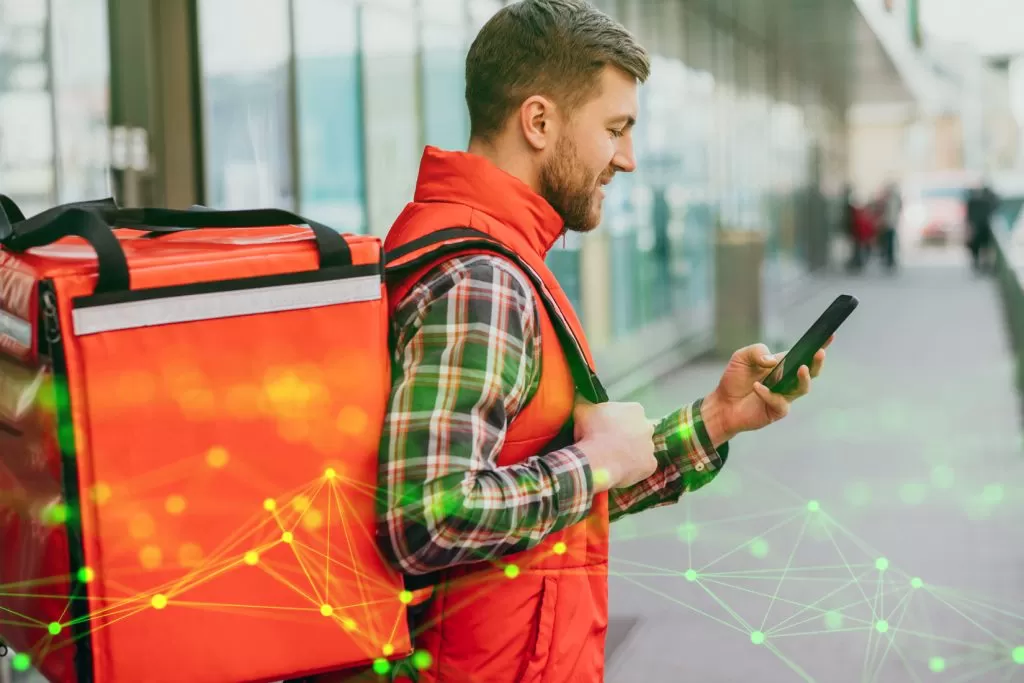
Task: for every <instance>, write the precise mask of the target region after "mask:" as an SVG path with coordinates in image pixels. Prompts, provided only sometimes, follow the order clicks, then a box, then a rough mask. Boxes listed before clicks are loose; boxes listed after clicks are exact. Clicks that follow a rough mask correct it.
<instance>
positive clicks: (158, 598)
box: [150, 593, 167, 609]
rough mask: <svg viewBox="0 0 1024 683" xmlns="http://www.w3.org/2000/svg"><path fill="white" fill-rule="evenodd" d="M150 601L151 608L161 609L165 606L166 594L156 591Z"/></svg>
mask: <svg viewBox="0 0 1024 683" xmlns="http://www.w3.org/2000/svg"><path fill="white" fill-rule="evenodd" d="M150 602H151V603H152V605H153V609H163V608H164V607H167V596H166V595H161V594H159V593H158V594H156V595H154V596H153V599H152V600H151V601H150Z"/></svg>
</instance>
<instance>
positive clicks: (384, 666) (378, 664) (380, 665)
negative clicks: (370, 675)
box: [373, 659, 391, 675]
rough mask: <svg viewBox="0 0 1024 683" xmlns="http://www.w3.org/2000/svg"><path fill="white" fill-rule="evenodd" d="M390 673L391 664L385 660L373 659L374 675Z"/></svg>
mask: <svg viewBox="0 0 1024 683" xmlns="http://www.w3.org/2000/svg"><path fill="white" fill-rule="evenodd" d="M389 671H391V662H389V661H388V660H386V659H375V660H373V672H374V673H376V674H381V675H384V674H386V673H387V672H389Z"/></svg>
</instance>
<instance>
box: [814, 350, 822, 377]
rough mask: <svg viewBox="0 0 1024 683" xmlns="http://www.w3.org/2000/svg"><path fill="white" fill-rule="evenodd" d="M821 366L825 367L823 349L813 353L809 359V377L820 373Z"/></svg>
mask: <svg viewBox="0 0 1024 683" xmlns="http://www.w3.org/2000/svg"><path fill="white" fill-rule="evenodd" d="M823 367H825V349H822V350H820V351H818V352H817V353H816V354H814V360H812V361H811V379H814V378H815V377H817V376H818V375H820V374H821V369H822V368H823Z"/></svg>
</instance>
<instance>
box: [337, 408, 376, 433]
mask: <svg viewBox="0 0 1024 683" xmlns="http://www.w3.org/2000/svg"><path fill="white" fill-rule="evenodd" d="M369 421H370V420H369V418H368V417H367V416H366V411H364V410H363V409H362V408H359V407H357V406H345V407H344V408H342V409H341V411H340V412H339V413H338V420H337V423H336V424H337V425H338V431H340V432H342V433H343V434H350V435H352V436H358V435H360V434H363V433H364V432H365V431H366V426H367V424H368V423H369Z"/></svg>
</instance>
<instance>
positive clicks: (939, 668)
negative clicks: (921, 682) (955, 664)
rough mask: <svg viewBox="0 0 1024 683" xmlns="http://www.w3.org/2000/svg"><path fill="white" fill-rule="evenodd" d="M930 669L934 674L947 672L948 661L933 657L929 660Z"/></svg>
mask: <svg viewBox="0 0 1024 683" xmlns="http://www.w3.org/2000/svg"><path fill="white" fill-rule="evenodd" d="M928 668H929V669H931V670H932V671H933V672H935V673H937V674H940V673H942V672H943V671H945V670H946V660H945V659H943V658H942V657H932V658H931V659H929V660H928Z"/></svg>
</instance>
